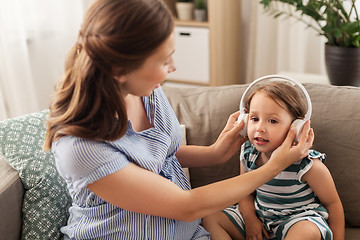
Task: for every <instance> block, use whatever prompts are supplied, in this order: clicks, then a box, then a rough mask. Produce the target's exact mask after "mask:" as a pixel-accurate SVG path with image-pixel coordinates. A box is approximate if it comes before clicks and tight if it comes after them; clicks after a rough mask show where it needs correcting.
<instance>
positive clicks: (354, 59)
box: [325, 44, 360, 87]
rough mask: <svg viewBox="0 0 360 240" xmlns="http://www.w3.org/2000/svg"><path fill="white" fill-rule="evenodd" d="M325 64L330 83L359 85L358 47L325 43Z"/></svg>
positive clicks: (359, 54)
mask: <svg viewBox="0 0 360 240" xmlns="http://www.w3.org/2000/svg"><path fill="white" fill-rule="evenodd" d="M325 65H326V71H327V74H328V77H329V80H330V83H331V84H332V85H338V86H356V87H359V86H360V48H350V47H349V48H346V47H339V46H332V45H328V44H325Z"/></svg>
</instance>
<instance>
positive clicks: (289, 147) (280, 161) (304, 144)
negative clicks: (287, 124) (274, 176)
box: [268, 120, 314, 172]
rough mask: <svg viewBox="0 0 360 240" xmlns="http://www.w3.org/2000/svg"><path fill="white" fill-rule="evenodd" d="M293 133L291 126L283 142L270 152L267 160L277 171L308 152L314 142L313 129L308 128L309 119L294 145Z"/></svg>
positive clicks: (294, 132)
mask: <svg viewBox="0 0 360 240" xmlns="http://www.w3.org/2000/svg"><path fill="white" fill-rule="evenodd" d="M295 135H296V129H295V127H291V128H290V130H289V132H288V135H287V136H286V139H285V141H284V142H283V144H281V146H280V147H278V148H277V149H276V150H275V151H274V152H273V153H272V155H271V158H270V160H269V161H268V163H269V164H271V165H272V166H273V167H275V170H276V171H278V172H280V171H281V170H283V169H285V168H286V167H288V166H290V165H291V164H292V163H294V162H296V161H297V160H299V159H302V158H304V157H306V156H307V155H308V154H309V149H310V148H311V147H312V144H313V142H314V131H313V129H312V128H310V120H308V121H306V123H305V124H304V128H303V130H302V132H301V135H300V139H299V143H298V144H296V145H294V138H295Z"/></svg>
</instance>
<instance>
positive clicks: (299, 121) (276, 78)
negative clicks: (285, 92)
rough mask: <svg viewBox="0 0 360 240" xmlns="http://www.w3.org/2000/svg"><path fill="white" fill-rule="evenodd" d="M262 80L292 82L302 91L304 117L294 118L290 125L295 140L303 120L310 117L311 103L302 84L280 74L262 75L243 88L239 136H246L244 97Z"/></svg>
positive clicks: (246, 116)
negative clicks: (305, 103)
mask: <svg viewBox="0 0 360 240" xmlns="http://www.w3.org/2000/svg"><path fill="white" fill-rule="evenodd" d="M263 81H269V82H274V81H285V82H289V83H292V85H296V86H298V87H299V88H300V89H301V90H302V91H303V93H304V95H305V97H306V100H307V113H306V114H305V117H304V119H295V120H294V122H293V123H292V124H291V125H292V126H295V127H296V129H297V130H296V137H295V141H296V142H297V141H298V139H299V136H300V133H301V130H302V128H303V126H304V124H305V122H306V121H307V120H309V119H310V117H311V112H312V105H311V99H310V96H309V94H308V92H307V91H306V89H305V88H304V86H303V85H302V84H301V83H299V82H298V81H296V80H294V79H291V78H288V77H285V76H280V75H268V76H264V77H261V78H258V79H256V80H255V81H253V82H252V83H251V84H250V85H249V87H248V88H247V89H246V90H245V92H244V94H243V95H242V97H241V100H240V116H239V118H238V119H237V121H238V122H241V120H244V122H245V126H244V128H243V129H242V130H241V131H240V134H241V136H244V137H246V136H247V122H248V114H247V113H246V112H245V109H246V106H245V102H246V99H247V98H248V97H249V96H250V94H251V93H252V92H253V91H252V88H253V87H254V86H255V85H256V84H258V83H259V82H263Z"/></svg>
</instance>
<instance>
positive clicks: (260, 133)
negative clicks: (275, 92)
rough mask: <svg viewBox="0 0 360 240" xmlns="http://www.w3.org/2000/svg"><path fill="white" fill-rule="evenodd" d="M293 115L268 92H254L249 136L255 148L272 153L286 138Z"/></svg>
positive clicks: (251, 103)
mask: <svg viewBox="0 0 360 240" xmlns="http://www.w3.org/2000/svg"><path fill="white" fill-rule="evenodd" d="M292 121H293V117H292V116H291V114H290V113H289V112H288V111H287V110H286V108H285V106H280V105H279V104H278V103H277V102H275V101H274V100H273V99H272V98H270V97H269V96H268V95H267V94H266V93H264V92H262V91H260V92H257V93H255V94H254V96H253V98H252V100H251V102H250V112H249V121H248V130H247V131H248V137H249V140H250V142H251V143H252V144H253V145H254V146H255V148H256V149H257V150H258V151H259V152H262V153H266V154H271V153H272V152H273V151H274V150H275V149H276V148H277V147H279V146H280V145H281V144H282V143H283V141H284V140H285V138H286V135H287V133H288V131H289V129H290V125H291V123H292Z"/></svg>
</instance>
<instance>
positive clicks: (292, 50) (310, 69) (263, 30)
mask: <svg viewBox="0 0 360 240" xmlns="http://www.w3.org/2000/svg"><path fill="white" fill-rule="evenodd" d="M242 3H243V5H242V7H243V11H242V12H243V14H244V17H245V18H244V19H243V20H244V24H243V26H244V34H243V36H245V39H244V40H245V41H244V48H243V49H244V51H245V59H244V60H245V61H244V62H245V66H243V69H245V73H244V76H243V77H244V79H245V82H251V81H253V80H254V79H256V78H258V77H261V76H263V75H268V74H276V73H279V72H293V73H310V74H320V75H326V69H325V64H324V43H325V38H324V37H322V36H319V35H317V33H316V32H315V31H314V30H313V29H311V28H306V26H305V25H304V24H303V23H301V22H298V21H296V20H295V19H291V18H286V19H284V18H278V19H274V17H273V16H272V15H269V14H268V13H267V12H264V10H263V6H262V5H260V4H259V0H255V1H247V0H243V1H242Z"/></svg>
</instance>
